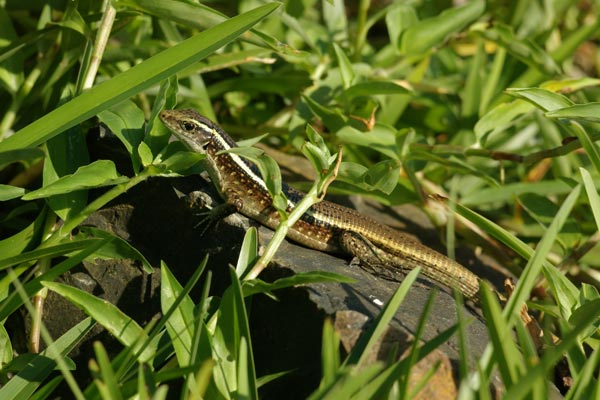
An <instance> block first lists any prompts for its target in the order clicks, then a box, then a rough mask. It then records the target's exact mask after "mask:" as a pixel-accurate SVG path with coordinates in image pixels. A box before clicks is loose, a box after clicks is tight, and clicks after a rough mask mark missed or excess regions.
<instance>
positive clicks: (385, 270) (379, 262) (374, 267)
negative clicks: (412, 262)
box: [340, 231, 406, 282]
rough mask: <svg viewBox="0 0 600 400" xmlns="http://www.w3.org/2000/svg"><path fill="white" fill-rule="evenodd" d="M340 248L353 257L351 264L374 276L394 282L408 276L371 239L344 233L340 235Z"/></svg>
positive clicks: (355, 233) (349, 232)
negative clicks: (357, 265)
mask: <svg viewBox="0 0 600 400" xmlns="http://www.w3.org/2000/svg"><path fill="white" fill-rule="evenodd" d="M340 247H341V248H342V250H343V251H344V253H346V254H349V255H351V256H352V257H354V258H353V260H352V261H351V264H356V263H357V262H356V260H358V264H359V265H360V266H361V267H362V268H363V269H365V270H366V271H368V272H370V273H371V274H373V275H376V276H380V277H382V278H384V279H388V280H392V281H397V282H399V281H402V279H403V278H404V276H405V275H406V271H405V269H404V268H402V267H399V266H398V265H397V264H395V263H394V260H393V259H392V257H391V256H390V254H389V253H386V252H385V251H383V250H381V249H380V248H379V247H377V246H375V245H374V244H373V243H371V241H370V240H369V239H367V238H366V237H364V236H363V235H361V234H360V233H357V232H351V231H344V232H342V233H341V234H340Z"/></svg>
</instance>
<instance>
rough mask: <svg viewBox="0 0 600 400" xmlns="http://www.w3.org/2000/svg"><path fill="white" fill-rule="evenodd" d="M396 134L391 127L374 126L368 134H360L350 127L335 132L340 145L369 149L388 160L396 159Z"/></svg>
mask: <svg viewBox="0 0 600 400" xmlns="http://www.w3.org/2000/svg"><path fill="white" fill-rule="evenodd" d="M397 133H398V132H397V131H396V129H394V128H392V127H388V126H386V125H382V124H375V126H374V127H373V129H372V130H371V131H369V132H361V131H359V130H358V129H356V128H353V127H351V126H344V127H343V128H342V129H340V130H339V131H337V132H336V136H337V138H338V139H339V140H340V141H341V142H342V143H349V144H355V145H358V146H364V147H369V148H371V149H373V150H375V151H378V152H380V153H382V154H384V155H386V156H388V157H390V158H393V159H398V147H397V146H396V134H397Z"/></svg>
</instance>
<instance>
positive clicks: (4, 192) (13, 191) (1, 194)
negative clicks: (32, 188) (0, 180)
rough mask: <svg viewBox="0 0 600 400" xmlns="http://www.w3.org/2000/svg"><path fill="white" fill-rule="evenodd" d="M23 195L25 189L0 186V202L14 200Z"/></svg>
mask: <svg viewBox="0 0 600 400" xmlns="http://www.w3.org/2000/svg"><path fill="white" fill-rule="evenodd" d="M24 194H25V189H23V188H21V187H17V186H10V185H0V201H6V200H11V199H16V198H17V197H21V196H23V195H24Z"/></svg>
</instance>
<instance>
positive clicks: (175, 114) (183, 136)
mask: <svg viewBox="0 0 600 400" xmlns="http://www.w3.org/2000/svg"><path fill="white" fill-rule="evenodd" d="M159 118H160V120H161V121H162V123H163V124H164V125H165V126H166V127H167V128H168V129H169V130H170V131H171V132H173V134H174V135H175V136H177V138H178V139H179V140H180V141H182V142H183V143H184V144H185V145H186V146H187V147H188V148H189V149H190V150H192V151H195V152H198V153H202V154H204V153H206V148H207V146H208V145H209V144H210V143H211V142H212V140H213V138H214V135H215V133H216V131H217V130H219V129H220V128H219V127H218V126H217V125H216V124H215V123H214V122H212V121H211V120H209V119H208V118H206V117H203V116H202V115H200V114H198V113H197V112H196V111H195V110H191V109H189V110H163V111H162V112H161V113H160V115H159Z"/></svg>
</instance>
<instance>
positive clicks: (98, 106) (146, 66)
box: [0, 3, 279, 152]
mask: <svg viewBox="0 0 600 400" xmlns="http://www.w3.org/2000/svg"><path fill="white" fill-rule="evenodd" d="M278 7H279V3H269V4H265V5H263V6H260V7H257V8H255V9H254V10H252V11H249V12H247V13H245V14H242V15H238V16H236V17H233V18H231V19H229V20H227V21H225V22H223V23H221V24H219V25H217V26H215V27H213V28H210V29H207V30H206V31H203V32H201V33H199V34H197V35H195V36H193V37H191V38H189V39H187V40H185V41H183V42H181V43H179V44H177V45H176V46H173V47H171V48H168V49H166V50H164V51H162V52H160V53H159V54H157V55H155V56H153V57H151V58H149V59H147V60H145V61H143V62H141V63H139V64H137V65H135V66H134V67H132V68H130V69H128V70H127V71H125V72H123V73H121V74H119V75H117V76H115V77H114V78H112V79H109V80H108V81H105V82H102V83H100V84H98V85H96V86H94V87H93V88H91V89H90V90H88V91H86V92H84V93H82V94H80V95H79V96H77V97H75V98H73V99H72V100H70V101H68V102H67V103H65V104H63V105H62V106H60V107H58V108H57V109H55V110H53V111H51V112H49V113H48V114H46V115H44V116H43V117H41V118H39V119H38V120H36V121H35V122H33V123H31V124H29V125H28V126H26V127H25V128H23V129H21V130H19V131H18V132H16V133H15V134H14V135H12V136H10V137H9V138H7V139H5V140H3V141H2V142H0V152H2V151H8V150H14V149H18V148H23V147H33V146H37V145H39V144H41V143H44V142H45V141H47V140H48V139H50V138H51V137H54V136H55V135H57V134H58V133H60V132H62V131H64V130H65V129H68V128H70V127H72V126H75V125H76V124H78V123H80V122H82V121H85V120H86V119H88V118H90V117H92V116H94V115H96V114H97V113H99V112H101V111H103V110H106V109H107V108H109V107H110V106H112V105H115V104H118V103H119V102H121V101H123V100H125V99H128V98H130V97H131V96H133V95H135V94H137V93H139V92H141V91H143V90H145V89H147V88H149V87H152V86H154V85H156V84H157V83H159V82H160V81H162V80H163V79H166V78H168V77H169V76H171V75H173V74H175V73H177V72H178V71H181V70H182V69H184V68H186V67H188V66H190V65H192V64H193V63H195V62H198V61H199V60H201V59H203V58H204V57H206V56H208V55H209V54H211V53H212V52H214V51H215V50H217V49H219V48H221V47H222V46H224V45H225V44H227V43H229V42H231V41H232V40H234V39H235V38H237V37H238V36H239V35H241V34H242V33H243V32H245V31H247V30H248V29H249V28H251V27H252V26H254V25H255V24H257V23H258V22H259V21H260V20H262V19H263V18H265V17H266V16H267V15H269V14H271V13H272V12H273V11H275V9H277V8H278Z"/></svg>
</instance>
